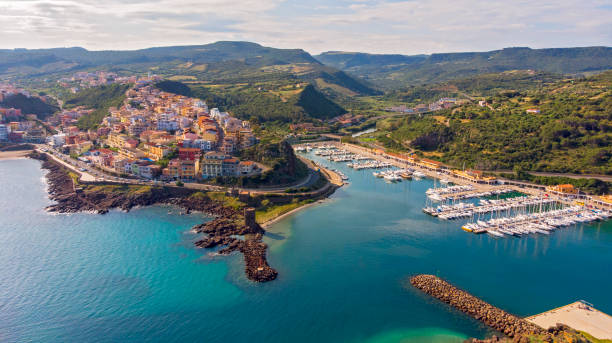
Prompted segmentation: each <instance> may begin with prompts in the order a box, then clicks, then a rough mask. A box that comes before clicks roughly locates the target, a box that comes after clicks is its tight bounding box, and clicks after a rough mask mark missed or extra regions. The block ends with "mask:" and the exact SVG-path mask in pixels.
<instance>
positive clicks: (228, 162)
mask: <svg viewBox="0 0 612 343" xmlns="http://www.w3.org/2000/svg"><path fill="white" fill-rule="evenodd" d="M239 166H240V160H238V159H237V158H235V157H232V158H226V159H224V160H223V163H222V164H221V169H222V172H221V173H222V175H223V176H236V175H238V172H239Z"/></svg>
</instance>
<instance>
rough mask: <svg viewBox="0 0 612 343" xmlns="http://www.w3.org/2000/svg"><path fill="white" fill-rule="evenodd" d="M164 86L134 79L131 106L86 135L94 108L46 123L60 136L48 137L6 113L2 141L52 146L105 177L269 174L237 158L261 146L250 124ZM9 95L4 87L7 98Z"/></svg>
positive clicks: (26, 118)
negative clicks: (84, 126)
mask: <svg viewBox="0 0 612 343" xmlns="http://www.w3.org/2000/svg"><path fill="white" fill-rule="evenodd" d="M92 75H94V76H95V77H101V76H100V74H98V73H96V74H92ZM81 76H82V77H85V75H81ZM90 76H91V75H90ZM91 77H93V76H91ZM84 80H86V79H84ZM96 80H97V79H96ZM113 80H115V81H116V80H117V79H113ZM156 80H158V78H157V77H149V78H134V80H133V81H134V83H133V84H134V86H133V87H131V88H130V89H129V90H127V91H126V94H125V100H124V101H123V104H122V105H121V106H120V107H119V108H112V107H111V108H110V109H109V113H108V116H106V117H105V118H104V119H103V121H102V122H101V123H100V125H99V126H98V127H97V128H96V129H90V130H86V131H85V130H81V129H79V127H78V126H77V123H78V121H79V118H81V117H83V116H86V115H89V114H91V112H93V111H94V110H93V109H89V108H83V107H76V108H73V109H65V110H62V111H58V112H57V113H55V114H54V115H52V116H50V117H48V118H47V119H46V128H50V129H53V130H55V131H56V132H48V130H47V129H46V128H45V126H44V125H42V122H40V121H35V119H36V116H35V115H33V116H32V115H24V114H22V113H21V111H20V110H18V109H14V108H2V109H0V121H1V122H2V123H5V124H0V141H5V142H6V141H9V142H14V143H47V144H48V145H50V146H51V147H52V148H53V149H55V150H57V151H59V152H61V153H64V154H67V155H70V156H72V157H73V158H76V159H79V160H80V161H82V162H85V163H88V164H92V165H95V166H96V167H97V168H99V169H101V170H103V171H104V172H107V173H112V174H114V175H117V176H132V177H136V178H143V179H156V180H164V181H171V180H177V181H179V180H180V181H197V180H202V179H210V178H215V177H237V176H245V175H255V174H257V173H260V172H261V171H262V166H259V165H258V164H256V163H254V162H252V161H240V160H239V158H238V157H236V156H235V155H236V154H237V153H238V152H239V151H241V150H243V149H246V148H248V147H251V146H253V145H255V144H256V143H257V142H258V140H257V138H256V137H255V135H254V134H253V132H252V130H251V127H250V124H249V122H247V121H242V120H240V119H238V118H235V117H233V116H231V115H230V114H229V113H227V112H222V111H220V110H219V109H217V108H212V109H210V110H209V108H208V106H207V104H206V103H205V102H204V101H201V100H199V99H195V98H190V97H185V96H181V95H176V94H173V93H167V92H163V91H161V90H159V89H157V88H156V87H155V86H154V85H153V83H154V82H155V81H156ZM92 82H93V81H92ZM9 89H10V88H9V87H8V86H5V87H3V88H2V92H3V93H2V94H7V93H9ZM10 90H11V91H16V90H15V89H10Z"/></svg>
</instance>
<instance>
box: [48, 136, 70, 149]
mask: <svg viewBox="0 0 612 343" xmlns="http://www.w3.org/2000/svg"><path fill="white" fill-rule="evenodd" d="M48 143H49V145H52V146H54V147H60V146H63V145H64V144H66V134H65V133H58V134H57V135H53V136H51V137H50V138H49V142H48Z"/></svg>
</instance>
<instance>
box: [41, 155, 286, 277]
mask: <svg viewBox="0 0 612 343" xmlns="http://www.w3.org/2000/svg"><path fill="white" fill-rule="evenodd" d="M29 157H30V158H34V159H38V160H40V161H41V162H42V167H43V168H44V169H46V170H48V173H47V175H46V178H47V182H48V186H49V189H48V190H49V196H50V198H51V200H53V201H55V202H56V203H55V204H53V205H51V206H49V207H48V208H47V210H48V211H50V212H57V213H75V212H82V211H89V212H95V213H99V214H104V213H107V212H108V211H109V210H110V209H113V208H119V209H122V210H124V211H129V210H130V209H132V208H134V207H136V206H150V205H155V204H168V205H175V206H180V207H182V208H184V209H185V210H186V211H187V212H191V211H200V212H204V213H206V214H209V215H211V216H212V217H213V218H214V219H213V220H211V221H209V222H206V223H203V224H199V225H196V226H194V227H193V230H195V231H196V232H198V233H201V234H203V235H204V237H203V238H202V239H201V240H199V241H197V242H196V246H197V247H200V248H214V247H221V249H220V250H219V251H218V253H219V254H230V253H232V252H235V251H237V252H240V253H242V254H243V255H244V261H245V273H246V275H247V277H248V278H249V279H250V280H253V281H257V282H266V281H271V280H274V279H276V277H277V275H278V273H277V272H276V270H274V269H273V268H272V267H270V266H269V265H268V262H267V260H266V251H267V245H266V244H265V243H264V242H263V234H264V233H265V231H264V229H263V228H262V227H261V226H260V225H259V224H257V223H256V221H255V210H254V209H252V208H250V207H248V206H246V205H244V206H238V207H236V208H234V207H230V206H228V205H227V204H225V203H223V202H222V201H218V200H214V199H212V198H210V197H209V196H207V195H206V193H203V192H198V191H195V190H191V189H187V188H183V187H171V186H163V187H161V186H143V185H126V184H110V183H82V182H78V181H77V180H78V175H76V174H75V173H74V172H72V171H70V170H69V169H67V168H66V167H64V166H62V165H61V164H59V163H57V162H56V161H54V160H53V159H51V158H49V157H48V156H47V155H46V154H41V153H37V152H33V153H31V154H30V155H29ZM238 236H241V238H242V239H241V238H238Z"/></svg>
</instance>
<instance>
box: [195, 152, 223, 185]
mask: <svg viewBox="0 0 612 343" xmlns="http://www.w3.org/2000/svg"><path fill="white" fill-rule="evenodd" d="M226 158H227V156H226V155H225V154H223V153H220V152H216V151H211V152H209V153H206V154H205V155H204V158H203V159H202V163H201V164H200V173H201V175H202V178H204V179H208V178H211V177H217V176H221V175H223V160H225V159H226Z"/></svg>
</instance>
